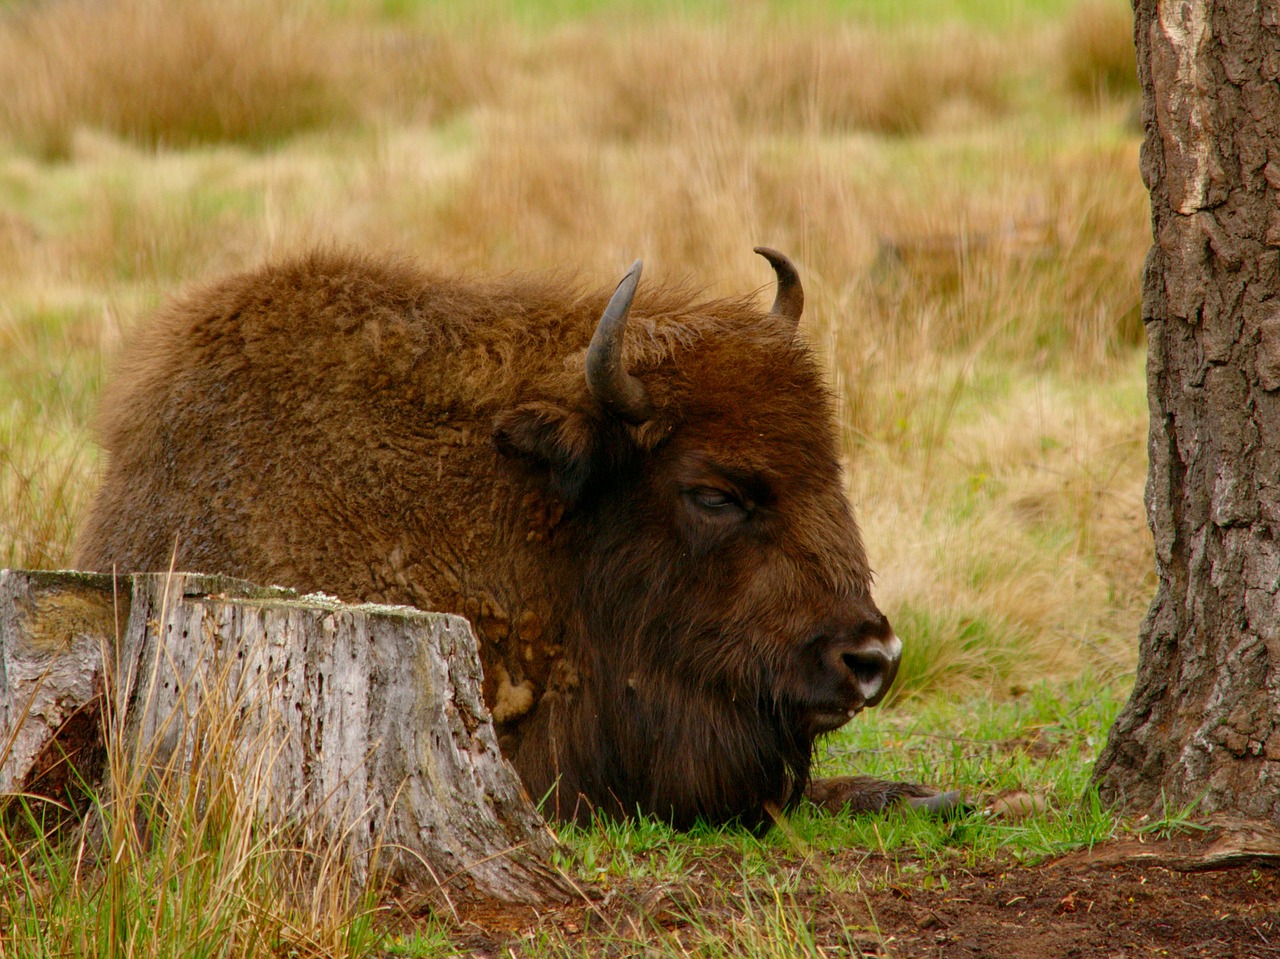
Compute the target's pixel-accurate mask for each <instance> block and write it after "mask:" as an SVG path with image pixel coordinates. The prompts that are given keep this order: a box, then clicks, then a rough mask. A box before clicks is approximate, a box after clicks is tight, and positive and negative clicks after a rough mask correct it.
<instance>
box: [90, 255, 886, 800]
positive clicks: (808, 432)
mask: <svg viewBox="0 0 1280 959" xmlns="http://www.w3.org/2000/svg"><path fill="white" fill-rule="evenodd" d="M609 292H610V291H608V290H606V291H601V292H594V293H581V292H578V291H576V290H573V289H566V284H565V283H563V282H553V281H540V280H526V279H503V280H494V281H490V282H470V281H463V280H459V279H457V278H442V277H437V276H432V275H429V274H426V273H423V272H422V271H420V270H419V269H417V268H416V267H414V266H412V265H409V264H407V263H402V262H388V261H386V260H373V259H369V258H366V257H362V256H358V255H351V254H342V253H330V252H324V253H316V254H313V255H311V256H308V257H305V258H302V259H296V260H292V261H289V262H284V263H278V264H274V265H269V266H266V267H263V268H261V269H258V270H256V271H253V272H249V273H243V274H240V275H237V276H233V277H230V278H227V279H223V280H220V281H218V282H216V283H214V284H212V285H209V286H206V287H204V288H201V289H197V290H194V291H191V292H188V293H187V294H186V295H185V296H183V297H181V298H180V299H178V300H176V301H174V302H171V303H169V304H168V305H167V306H165V307H164V308H163V309H162V310H161V311H160V312H159V313H158V314H157V315H156V316H155V317H154V318H153V319H152V320H151V321H150V322H149V323H148V324H146V325H145V326H144V327H143V328H142V329H140V330H139V331H138V333H137V335H136V336H135V337H134V339H133V343H132V346H131V348H130V349H129V351H128V352H127V353H126V355H125V357H124V359H123V361H122V362H121V364H120V367H119V369H118V371H117V373H116V376H115V378H114V381H113V382H112V383H111V385H110V386H109V388H108V390H107V392H106V394H105V396H104V398H103V401H102V407H101V413H100V422H99V429H100V434H101V438H102V442H103V445H104V446H105V448H106V450H107V452H108V460H107V462H108V467H107V471H106V476H105V481H104V484H103V487H102V491H101V493H100V494H99V495H98V498H97V500H96V502H95V504H94V507H93V509H92V511H91V513H90V516H89V519H88V523H87V525H86V527H85V529H84V531H83V534H82V537H81V540H80V543H79V548H78V561H79V564H80V566H82V567H84V568H90V569H100V570H105V569H110V568H111V567H113V566H115V567H117V568H119V569H121V570H157V569H167V568H168V567H169V564H170V561H171V558H173V554H174V553H175V552H176V564H177V567H178V568H180V569H192V570H200V571H202V572H220V573H227V574H232V575H235V576H240V577H244V578H246V579H249V580H253V581H256V582H260V583H275V584H282V585H287V586H291V587H295V588H298V589H302V590H323V591H325V592H327V593H331V594H335V595H337V596H339V597H342V598H344V599H349V600H372V601H379V602H390V603H405V604H411V605H414V606H418V607H421V608H424V609H436V610H446V611H453V612H457V613H461V614H463V615H465V616H466V617H467V618H468V619H469V620H470V621H471V622H472V624H473V625H474V627H475V629H476V632H477V634H478V636H479V638H480V643H481V654H482V659H483V666H484V674H485V696H486V700H487V702H488V703H489V705H490V707H491V709H492V710H493V714H494V718H495V720H496V721H497V723H498V728H499V732H500V735H501V737H502V744H503V749H504V752H505V754H506V755H507V756H508V758H509V759H511V761H512V762H513V763H514V765H515V766H516V768H517V770H518V771H519V772H520V774H521V775H522V777H523V779H524V781H525V783H526V785H527V786H528V788H529V791H530V793H531V794H532V796H533V798H534V799H535V800H536V799H540V798H542V797H544V796H548V797H549V803H550V806H551V811H552V812H553V813H554V814H557V815H560V816H575V815H577V816H582V815H584V814H586V813H587V812H588V811H590V810H592V809H599V810H603V811H605V812H607V813H609V814H614V815H618V814H622V815H625V814H629V813H632V812H634V811H636V810H637V809H638V810H640V811H643V812H647V813H654V814H657V815H659V816H662V817H664V818H667V819H669V820H671V821H673V822H675V823H677V824H679V825H687V824H689V823H691V822H692V821H693V820H694V819H695V818H698V817H703V818H706V819H709V820H712V821H725V820H729V819H739V820H745V821H747V822H756V821H758V820H759V819H760V817H761V816H762V812H761V810H762V808H763V807H764V806H765V805H766V804H768V803H771V802H773V803H778V804H784V803H786V802H788V801H790V800H792V799H793V798H794V797H795V796H796V795H798V790H799V789H800V788H802V787H803V785H804V783H805V782H806V781H807V779H808V770H809V759H810V753H811V747H812V743H813V738H814V736H815V735H817V734H818V733H820V732H823V731H826V730H828V729H830V728H834V726H836V725H839V723H841V722H843V721H844V719H845V718H846V717H847V715H850V714H851V713H850V710H856V709H858V708H861V707H862V706H863V705H867V703H866V702H865V700H866V698H867V697H866V695H865V694H864V693H860V692H859V688H860V687H859V685H858V683H859V679H860V676H862V673H860V670H862V669H863V667H862V666H861V665H860V664H859V662H858V661H857V655H856V653H857V651H858V650H860V649H863V648H866V647H868V646H878V647H884V646H887V645H888V644H894V645H896V639H894V638H893V637H892V634H891V632H890V631H889V628H888V624H887V623H886V622H885V620H884V617H883V616H881V615H880V613H879V611H878V610H877V609H876V607H875V605H874V604H873V603H872V600H871V598H870V593H869V587H870V571H869V569H868V566H867V561H866V558H865V556H864V553H863V549H862V544H861V542H860V539H859V535H858V530H857V528H856V526H855V524H854V521H853V518H852V515H851V512H850V509H849V506H848V503H847V501H846V499H845V496H844V495H843V492H842V483H841V475H840V470H839V467H838V465H837V458H836V440H835V431H834V417H833V411H832V405H831V401H830V398H829V396H828V393H827V390H826V388H825V386H824V384H823V377H822V375H821V372H820V370H819V367H818V365H817V363H816V362H815V360H814V357H813V355H812V353H811V352H810V350H809V349H808V348H807V347H806V346H805V345H804V344H803V343H802V342H800V341H799V340H798V339H797V337H796V336H795V331H794V322H793V321H790V320H788V319H786V318H785V317H780V316H777V315H773V314H768V313H764V312H761V311H760V310H759V309H758V308H757V307H756V306H755V305H753V304H752V303H751V302H749V301H748V300H746V299H730V300H718V301H712V302H698V301H697V300H696V299H695V298H694V297H691V296H690V295H689V294H687V293H684V292H680V291H661V290H649V289H646V288H645V287H644V286H643V284H642V285H641V287H640V292H639V294H638V295H637V297H636V300H635V304H634V308H633V309H632V311H631V318H630V323H629V326H628V328H627V331H626V338H625V354H624V355H625V366H626V368H627V369H628V370H629V371H630V372H631V373H632V374H633V375H634V376H635V377H636V378H638V379H639V380H640V381H641V382H642V383H643V385H644V387H645V389H646V390H647V391H648V395H649V398H650V400H651V401H652V404H653V415H652V418H650V419H649V420H648V421H647V422H644V423H643V424H641V425H639V426H632V425H629V424H627V423H624V422H622V421H621V420H619V419H617V418H615V417H614V416H611V415H610V414H609V413H608V412H606V411H605V410H604V409H603V408H602V407H601V406H600V404H599V403H598V402H597V401H596V400H594V399H593V397H592V395H591V393H590V392H589V391H588V389H587V385H586V382H585V377H584V373H583V363H584V359H583V358H584V352H585V348H586V346H587V343H588V341H589V340H590V338H591V335H592V331H593V329H594V328H595V326H596V323H597V321H598V319H599V318H600V315H601V312H602V310H603V308H604V305H605V302H606V300H607V299H608V296H609ZM895 656H896V654H895ZM862 678H865V676H862ZM890 678H891V671H890ZM886 685H887V684H886ZM861 688H863V689H865V684H864V686H863V687H861ZM879 695H883V691H881V692H880V693H879V694H876V695H874V696H873V697H872V698H873V700H874V699H878V698H879Z"/></svg>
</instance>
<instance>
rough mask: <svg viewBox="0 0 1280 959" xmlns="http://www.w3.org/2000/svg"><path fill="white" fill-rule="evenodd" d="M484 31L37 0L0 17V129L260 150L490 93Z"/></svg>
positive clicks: (213, 8) (218, 0) (35, 136)
mask: <svg viewBox="0 0 1280 959" xmlns="http://www.w3.org/2000/svg"><path fill="white" fill-rule="evenodd" d="M500 43H501V40H500V38H499V37H498V36H497V35H496V34H495V33H494V32H493V31H492V30H488V31H484V32H483V33H482V34H480V35H477V36H475V37H472V38H471V42H469V43H461V42H459V40H458V38H457V37H454V36H452V35H450V34H448V33H446V32H444V31H443V30H440V29H435V28H431V27H422V28H416V27H407V26H401V27H385V28H374V29H368V30H352V29H350V28H349V27H347V26H346V25H344V24H343V23H342V22H341V21H339V20H337V19H335V18H333V17H331V16H328V17H326V16H323V15H321V13H320V9H319V8H317V7H316V6H313V5H298V4H290V3H286V2H283V0H268V2H265V3H256V2H252V0H103V2H96V3H95V2H83V0H81V2H76V0H64V2H57V3H45V4H39V5H33V6H31V7H26V8H20V9H18V10H16V11H13V12H10V13H9V14H8V15H7V16H4V17H0V89H4V90H5V91H6V94H5V97H4V98H3V100H0V132H3V131H7V132H8V133H9V135H10V136H11V137H13V138H14V139H15V140H16V141H17V142H19V143H22V144H24V145H25V146H26V147H27V148H28V149H31V150H33V151H35V152H36V153H38V154H39V155H42V156H45V157H54V158H66V157H68V156H69V155H70V153H71V150H72V140H73V137H74V135H75V133H76V131H77V129H79V128H81V127H90V128H95V129H100V130H105V131H110V132H112V133H114V134H115V135H118V136H120V137H124V138H126V139H128V140H131V141H133V142H134V143H137V144H140V145H142V146H145V147H148V148H166V149H182V148H185V147H189V146H193V145H196V144H205V143H221V142H234V143H243V144H248V145H251V146H266V145H270V144H273V143H279V142H281V141H283V140H284V139H286V138H288V137H290V136H293V135H296V134H299V133H303V132H306V131H311V130H319V129H325V128H333V127H339V128H340V127H345V126H349V125H351V124H353V123H355V122H357V121H358V120H377V119H378V118H380V117H383V116H388V115H390V116H394V117H398V118H403V117H405V116H416V117H419V118H425V117H429V118H439V117H442V116H447V115H449V114H451V113H453V112H455V111H457V110H459V109H462V108H464V107H466V106H469V105H471V104H473V103H474V102H477V101H478V100H481V99H483V98H485V97H487V96H491V95H493V93H494V91H495V83H494V78H495V75H496V74H495V70H494V69H493V63H494V61H493V56H494V55H497V56H498V57H499V59H500V58H501V53H500V51H499V50H497V49H495V45H497V44H500Z"/></svg>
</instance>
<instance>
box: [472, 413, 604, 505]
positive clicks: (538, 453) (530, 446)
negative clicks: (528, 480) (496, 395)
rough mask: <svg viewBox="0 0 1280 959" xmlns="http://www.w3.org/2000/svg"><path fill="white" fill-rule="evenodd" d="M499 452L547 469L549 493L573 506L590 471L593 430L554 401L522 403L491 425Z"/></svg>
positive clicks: (580, 415)
mask: <svg viewBox="0 0 1280 959" xmlns="http://www.w3.org/2000/svg"><path fill="white" fill-rule="evenodd" d="M493 442H494V445H495V446H497V447H498V452H500V453H501V454H502V455H503V456H507V457H511V458H513V459H522V460H525V461H526V462H528V463H529V464H530V465H532V466H534V467H535V468H541V469H543V470H545V471H546V473H547V478H548V480H549V488H550V491H551V492H552V493H554V494H555V495H556V496H558V497H560V499H562V500H564V502H565V503H566V505H572V504H573V503H574V502H575V501H576V500H577V498H578V496H579V494H581V492H582V488H583V487H584V486H585V485H586V483H587V479H588V477H589V476H590V474H591V453H592V448H593V446H594V433H593V430H592V428H591V423H590V422H589V421H588V419H587V417H585V416H584V415H582V414H581V413H579V412H576V411H573V410H567V409H565V408H564V407H562V406H557V405H556V404H554V403H525V404H524V405H523V406H517V407H516V408H515V409H510V410H507V411H506V412H504V413H500V414H499V415H498V418H497V419H496V420H495V421H494V424H493Z"/></svg>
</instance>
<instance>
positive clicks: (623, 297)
mask: <svg viewBox="0 0 1280 959" xmlns="http://www.w3.org/2000/svg"><path fill="white" fill-rule="evenodd" d="M639 282H640V261H639V260H636V261H635V263H633V264H631V269H629V270H627V275H626V276H624V277H623V278H622V282H621V283H619V284H618V289H617V290H616V291H614V294H613V296H612V297H611V298H610V300H609V305H608V306H606V307H605V308H604V313H603V314H602V315H601V317H600V322H599V323H598V324H597V325H596V331H595V334H594V335H592V337H591V345H590V346H589V347H587V389H589V390H590V391H591V395H592V396H594V397H595V398H596V399H597V400H599V401H600V403H601V404H602V405H603V406H604V407H605V409H607V410H609V411H610V412H611V413H613V414H614V416H617V417H618V418H619V419H622V420H626V421H627V422H628V423H630V424H631V425H632V426H639V425H640V424H641V423H644V422H646V421H647V420H649V419H650V418H651V417H652V416H653V404H652V403H651V402H650V401H649V393H648V391H647V390H646V389H645V388H644V384H643V383H641V382H640V381H639V380H638V379H636V378H635V377H634V376H632V375H631V374H630V373H628V372H627V371H626V368H625V367H624V366H623V365H622V338H623V334H624V333H625V332H626V329H627V314H628V313H629V312H630V311H631V300H632V298H633V297H634V296H635V295H636V285H637V284H638V283H639Z"/></svg>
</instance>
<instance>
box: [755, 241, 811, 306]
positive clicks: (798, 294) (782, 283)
mask: <svg viewBox="0 0 1280 959" xmlns="http://www.w3.org/2000/svg"><path fill="white" fill-rule="evenodd" d="M755 252H757V253H759V254H760V255H761V256H762V257H764V258H765V259H766V260H768V261H769V265H770V266H772V267H773V272H774V273H776V274H778V295H777V297H775V298H774V301H773V309H772V310H771V311H770V312H771V313H773V315H774V316H785V317H786V318H787V319H788V320H790V321H791V322H792V323H799V322H800V313H801V312H802V311H803V310H804V287H802V286H801V285H800V274H799V273H797V272H796V267H795V264H794V263H792V262H791V261H790V260H789V259H787V258H786V256H784V255H783V254H781V253H779V252H778V251H777V250H772V249H770V248H769V247H767V246H758V247H756V248H755Z"/></svg>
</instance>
